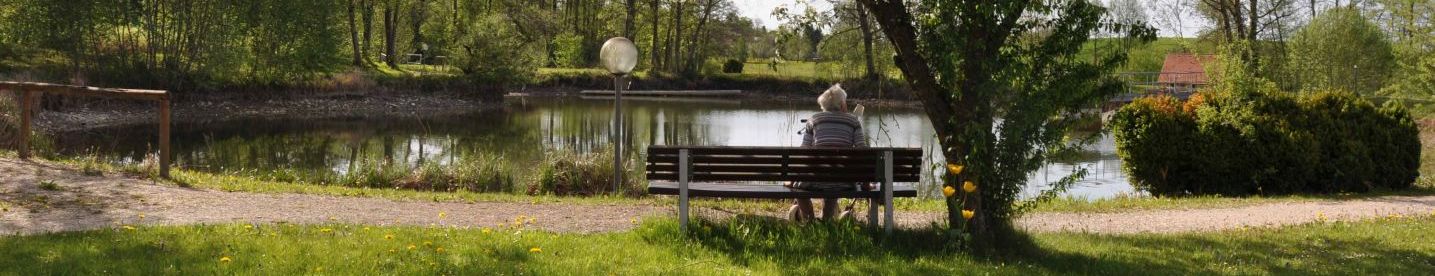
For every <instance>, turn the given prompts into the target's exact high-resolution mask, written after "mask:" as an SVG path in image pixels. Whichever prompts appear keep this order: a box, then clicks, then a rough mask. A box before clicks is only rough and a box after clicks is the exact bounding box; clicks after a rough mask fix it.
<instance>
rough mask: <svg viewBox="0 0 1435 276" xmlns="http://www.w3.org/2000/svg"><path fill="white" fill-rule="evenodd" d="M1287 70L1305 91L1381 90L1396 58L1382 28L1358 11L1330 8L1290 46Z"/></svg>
mask: <svg viewBox="0 0 1435 276" xmlns="http://www.w3.org/2000/svg"><path fill="white" fill-rule="evenodd" d="M1289 47H1290V52H1289V57H1288V60H1289V64H1288V66H1287V68H1289V69H1288V70H1290V71H1291V72H1292V73H1294V75H1295V76H1296V79H1295V81H1296V83H1299V84H1300V85H1301V88H1303V89H1306V90H1313V91H1314V90H1333V89H1343V90H1350V91H1354V92H1356V93H1358V94H1368V93H1372V92H1375V91H1377V90H1380V88H1382V87H1384V86H1385V81H1386V79H1387V78H1388V77H1389V75H1390V71H1391V69H1392V68H1391V65H1393V64H1395V56H1394V53H1393V52H1392V51H1393V50H1392V49H1391V45H1390V41H1389V40H1388V39H1386V37H1385V33H1384V32H1383V31H1381V30H1380V27H1379V26H1376V25H1375V24H1374V23H1371V22H1370V20H1368V19H1366V18H1365V16H1363V15H1361V14H1360V11H1358V10H1355V9H1354V8H1333V9H1329V10H1326V11H1325V12H1324V13H1321V14H1320V16H1317V17H1316V18H1315V19H1313V20H1311V22H1310V24H1309V25H1306V26H1305V27H1304V28H1301V29H1300V31H1299V32H1296V34H1295V36H1294V37H1292V38H1291V41H1290V43H1289Z"/></svg>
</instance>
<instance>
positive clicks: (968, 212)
mask: <svg viewBox="0 0 1435 276" xmlns="http://www.w3.org/2000/svg"><path fill="white" fill-rule="evenodd" d="M976 215H977V212H972V210H962V218H963V219H972V217H973V216H976Z"/></svg>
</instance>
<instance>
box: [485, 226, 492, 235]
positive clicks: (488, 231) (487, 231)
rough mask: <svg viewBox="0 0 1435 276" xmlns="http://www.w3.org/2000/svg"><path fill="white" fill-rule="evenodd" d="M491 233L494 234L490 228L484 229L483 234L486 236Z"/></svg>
mask: <svg viewBox="0 0 1435 276" xmlns="http://www.w3.org/2000/svg"><path fill="white" fill-rule="evenodd" d="M490 232H493V230H489V229H488V227H484V228H483V233H484V234H488V233H490Z"/></svg>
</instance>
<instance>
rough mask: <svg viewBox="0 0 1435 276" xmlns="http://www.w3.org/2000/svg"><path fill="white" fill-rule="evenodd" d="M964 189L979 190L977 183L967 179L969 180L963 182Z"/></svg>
mask: <svg viewBox="0 0 1435 276" xmlns="http://www.w3.org/2000/svg"><path fill="white" fill-rule="evenodd" d="M962 191H966V192H968V193H971V192H975V191H977V183H974V182H972V181H971V180H967V182H962Z"/></svg>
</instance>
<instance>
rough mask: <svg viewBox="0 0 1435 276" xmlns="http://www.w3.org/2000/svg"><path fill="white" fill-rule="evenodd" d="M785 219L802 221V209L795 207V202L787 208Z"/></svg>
mask: <svg viewBox="0 0 1435 276" xmlns="http://www.w3.org/2000/svg"><path fill="white" fill-rule="evenodd" d="M787 220H791V221H802V210H801V208H797V204H793V205H792V208H787Z"/></svg>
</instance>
